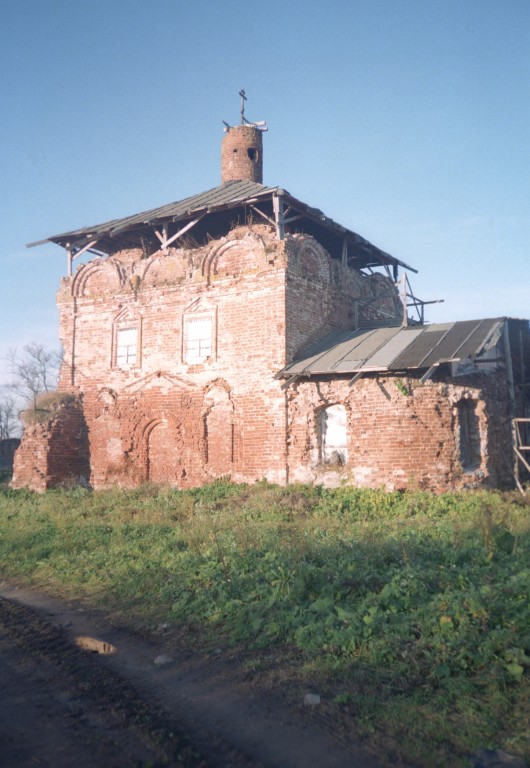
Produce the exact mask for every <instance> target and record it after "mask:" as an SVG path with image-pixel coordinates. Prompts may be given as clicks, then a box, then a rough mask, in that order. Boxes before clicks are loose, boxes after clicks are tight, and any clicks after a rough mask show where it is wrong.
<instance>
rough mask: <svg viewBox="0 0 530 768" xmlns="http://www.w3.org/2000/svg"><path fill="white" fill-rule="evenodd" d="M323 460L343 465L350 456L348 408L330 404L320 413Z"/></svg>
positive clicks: (327, 462) (324, 462) (325, 462)
mask: <svg viewBox="0 0 530 768" xmlns="http://www.w3.org/2000/svg"><path fill="white" fill-rule="evenodd" d="M320 418H321V422H320V434H321V444H320V450H321V460H322V463H323V464H331V465H338V466H341V465H343V464H345V463H346V461H347V458H348V449H347V444H348V431H347V426H346V408H345V407H344V406H343V405H330V406H329V407H328V408H324V409H323V410H322V411H321V413H320Z"/></svg>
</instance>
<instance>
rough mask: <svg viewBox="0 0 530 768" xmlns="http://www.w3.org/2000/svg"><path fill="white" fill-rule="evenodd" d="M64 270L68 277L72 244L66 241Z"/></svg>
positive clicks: (70, 269) (69, 274) (70, 275)
mask: <svg viewBox="0 0 530 768" xmlns="http://www.w3.org/2000/svg"><path fill="white" fill-rule="evenodd" d="M65 247H66V270H67V274H68V277H72V246H71V245H70V243H66V246H65Z"/></svg>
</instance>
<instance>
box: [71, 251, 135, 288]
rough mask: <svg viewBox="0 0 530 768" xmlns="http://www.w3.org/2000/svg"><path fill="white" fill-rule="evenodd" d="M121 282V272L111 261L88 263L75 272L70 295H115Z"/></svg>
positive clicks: (100, 260)
mask: <svg viewBox="0 0 530 768" xmlns="http://www.w3.org/2000/svg"><path fill="white" fill-rule="evenodd" d="M122 280H123V275H122V271H121V269H120V267H119V265H118V264H117V263H116V262H115V261H114V260H113V259H96V260H94V261H89V262H88V263H87V264H83V265H82V266H81V267H79V269H78V270H77V271H76V273H75V275H74V277H73V279H72V295H73V296H78V297H82V296H83V297H84V296H86V297H96V296H100V295H103V294H108V293H117V292H118V291H119V290H120V288H121V284H122Z"/></svg>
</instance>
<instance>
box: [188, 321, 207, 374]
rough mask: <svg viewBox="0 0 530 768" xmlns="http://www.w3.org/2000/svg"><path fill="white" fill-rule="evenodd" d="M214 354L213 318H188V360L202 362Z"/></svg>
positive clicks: (189, 361)
mask: <svg viewBox="0 0 530 768" xmlns="http://www.w3.org/2000/svg"><path fill="white" fill-rule="evenodd" d="M211 355H212V318H211V317H197V318H195V317H190V318H188V319H187V335H186V355H185V357H186V362H187V363H200V362H203V361H204V360H206V359H207V358H208V357H211Z"/></svg>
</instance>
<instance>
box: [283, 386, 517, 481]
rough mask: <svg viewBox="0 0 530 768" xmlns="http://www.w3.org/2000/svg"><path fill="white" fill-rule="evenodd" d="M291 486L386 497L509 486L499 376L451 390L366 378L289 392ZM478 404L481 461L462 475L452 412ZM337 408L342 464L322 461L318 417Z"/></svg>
mask: <svg viewBox="0 0 530 768" xmlns="http://www.w3.org/2000/svg"><path fill="white" fill-rule="evenodd" d="M288 399H289V458H288V462H289V480H290V481H302V482H309V481H311V482H320V483H324V484H326V485H337V484H339V483H340V482H345V481H346V482H349V483H352V484H353V485H356V486H359V487H372V488H377V487H382V486H384V487H386V488H388V489H404V488H428V489H431V490H435V491H442V490H447V489H454V488H464V487H475V486H480V485H486V486H488V485H491V486H496V485H503V484H509V483H510V477H509V470H508V469H507V466H506V462H505V461H504V459H503V454H504V455H505V456H510V448H509V445H510V443H509V440H510V435H509V426H508V427H507V424H509V422H508V420H507V416H508V401H507V397H506V388H505V382H504V380H503V378H502V376H498V375H497V376H496V375H489V376H486V375H484V376H477V377H476V378H469V379H468V380H467V381H462V383H461V384H460V383H459V384H458V385H456V384H449V383H442V382H438V383H436V382H433V381H429V382H427V383H426V384H425V385H423V386H421V385H420V384H419V382H418V381H417V380H414V379H399V378H397V377H380V378H375V377H370V378H369V377H367V378H363V379H359V380H358V381H357V382H355V384H354V385H353V386H352V387H349V386H348V382H347V380H335V381H328V382H325V381H320V382H314V381H306V382H300V381H299V382H295V383H293V384H292V385H291V386H290V387H289V395H288ZM462 399H470V400H472V401H473V402H475V403H476V407H475V411H476V416H477V421H478V428H479V430H480V449H481V461H480V466H477V467H476V468H475V469H474V470H473V471H470V472H465V471H463V468H462V463H461V460H460V448H459V425H458V413H457V408H458V406H457V404H458V402H459V401H460V400H462ZM335 403H342V404H344V406H345V408H346V412H347V433H348V443H347V461H346V463H345V465H344V466H339V467H337V466H328V465H325V464H323V462H322V459H321V450H320V442H321V434H320V433H321V417H320V414H321V411H322V409H323V408H326V407H328V406H329V405H333V404H335Z"/></svg>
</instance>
